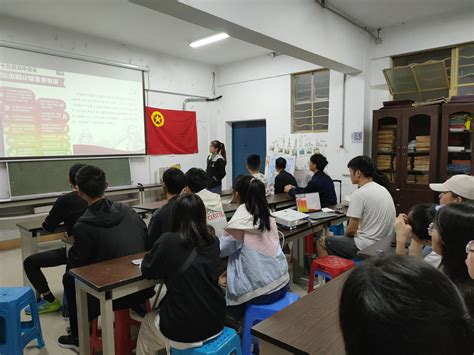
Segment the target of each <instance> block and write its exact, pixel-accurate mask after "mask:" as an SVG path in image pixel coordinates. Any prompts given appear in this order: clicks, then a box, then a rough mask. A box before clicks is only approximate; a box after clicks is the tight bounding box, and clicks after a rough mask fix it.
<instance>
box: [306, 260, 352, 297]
mask: <svg viewBox="0 0 474 355" xmlns="http://www.w3.org/2000/svg"><path fill="white" fill-rule="evenodd" d="M354 266H355V264H354V262H353V261H352V260H348V259H343V258H340V257H338V256H333V255H329V256H323V257H321V258H316V259H314V260H313V262H312V264H311V271H310V274H309V282H308V293H310V292H312V291H313V288H314V277H315V275H321V276H324V277H325V278H326V279H328V280H331V279H334V278H335V277H337V276H338V275H340V274H342V273H343V272H345V271H347V270H349V269H351V268H353V267H354Z"/></svg>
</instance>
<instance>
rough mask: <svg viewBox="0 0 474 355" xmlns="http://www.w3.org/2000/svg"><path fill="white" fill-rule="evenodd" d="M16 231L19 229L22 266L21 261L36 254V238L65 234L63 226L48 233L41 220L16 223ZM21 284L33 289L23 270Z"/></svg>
mask: <svg viewBox="0 0 474 355" xmlns="http://www.w3.org/2000/svg"><path fill="white" fill-rule="evenodd" d="M16 226H17V227H18V229H20V237H21V260H22V264H23V261H24V260H25V259H26V258H27V257H29V256H30V255H33V254H36V253H37V252H38V240H37V239H36V237H39V236H40V235H49V234H56V233H65V232H66V228H65V227H64V224H61V225H60V226H58V227H57V228H56V229H55V230H54V232H52V233H51V232H48V231H45V230H44V229H43V220H39V219H37V220H32V221H29V222H23V223H18V224H17V225H16ZM23 284H24V285H25V286H30V287H31V288H33V290H34V287H33V286H32V285H31V283H30V280H28V277H26V273H25V270H24V269H23Z"/></svg>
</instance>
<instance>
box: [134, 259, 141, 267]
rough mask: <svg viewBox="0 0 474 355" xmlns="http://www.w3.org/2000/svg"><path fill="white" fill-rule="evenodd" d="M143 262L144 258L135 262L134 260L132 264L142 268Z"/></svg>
mask: <svg viewBox="0 0 474 355" xmlns="http://www.w3.org/2000/svg"><path fill="white" fill-rule="evenodd" d="M142 261H143V258H142V259H135V260H132V264H133V265H138V266H140V265H141V264H142Z"/></svg>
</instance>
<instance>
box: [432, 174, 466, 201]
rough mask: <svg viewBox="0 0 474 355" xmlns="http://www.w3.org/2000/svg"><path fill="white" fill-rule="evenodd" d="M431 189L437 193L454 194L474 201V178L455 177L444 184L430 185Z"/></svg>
mask: <svg viewBox="0 0 474 355" xmlns="http://www.w3.org/2000/svg"><path fill="white" fill-rule="evenodd" d="M430 189H431V190H433V191H437V192H454V193H455V194H456V195H458V196H461V197H464V198H467V199H469V200H474V176H469V175H454V176H453V177H451V178H449V179H448V180H446V181H445V182H444V183H443V184H430Z"/></svg>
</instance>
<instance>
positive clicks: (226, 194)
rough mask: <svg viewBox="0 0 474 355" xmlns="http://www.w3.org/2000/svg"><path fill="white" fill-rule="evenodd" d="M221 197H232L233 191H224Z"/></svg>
mask: <svg viewBox="0 0 474 355" xmlns="http://www.w3.org/2000/svg"><path fill="white" fill-rule="evenodd" d="M219 195H221V196H222V197H224V196H230V195H232V189H227V190H222V191H221V193H220V194H219Z"/></svg>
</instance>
